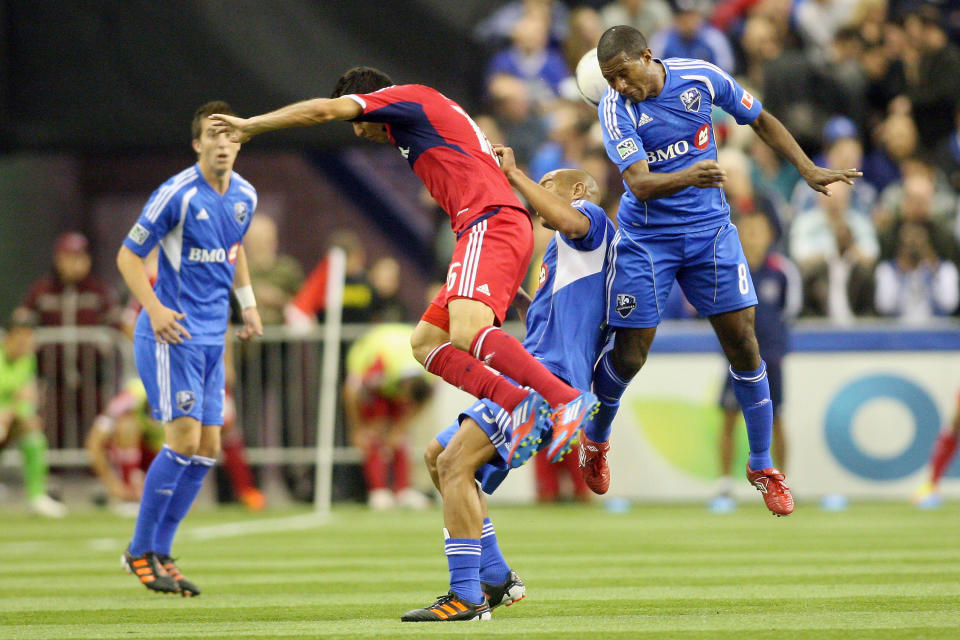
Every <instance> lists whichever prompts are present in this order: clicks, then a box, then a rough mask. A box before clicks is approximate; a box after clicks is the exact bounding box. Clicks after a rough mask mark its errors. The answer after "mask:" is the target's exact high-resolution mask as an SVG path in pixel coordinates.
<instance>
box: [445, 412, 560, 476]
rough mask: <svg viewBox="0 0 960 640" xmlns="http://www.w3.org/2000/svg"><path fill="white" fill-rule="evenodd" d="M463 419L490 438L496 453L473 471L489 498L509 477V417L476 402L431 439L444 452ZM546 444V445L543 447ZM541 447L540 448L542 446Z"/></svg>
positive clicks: (511, 429) (511, 432)
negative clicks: (478, 426)
mask: <svg viewBox="0 0 960 640" xmlns="http://www.w3.org/2000/svg"><path fill="white" fill-rule="evenodd" d="M467 418H471V419H472V420H473V421H474V422H476V423H477V424H478V425H480V428H481V429H483V432H484V433H485V434H487V437H488V438H490V443H491V444H493V446H494V448H495V449H496V450H497V455H496V456H495V457H494V458H493V459H492V460H491V461H490V462H488V463H486V464H485V465H483V466H482V467H480V468H479V469H477V473H476V476H475V477H476V478H477V481H478V482H479V483H480V488H481V489H483V492H484V493H487V494H492V493H493V492H494V491H496V490H497V487H499V486H500V483H502V482H503V480H504V479H505V478H506V477H507V474H508V473H510V463H509V462H508V460H509V452H510V442H511V440H512V439H513V426H512V423H511V421H510V414H509V413H508V412H507V411H506V410H505V409H502V408H500V405H498V404H497V403H495V402H492V401H490V400H477V401H476V402H474V403H473V404H472V405H470V408H469V409H466V410H465V411H463V412H462V413H461V414H460V415H459V416H457V419H456V420H454V422H453V424H451V425H450V426H449V427H447V428H446V429H444V430H443V431H441V432H440V433H438V434H437V437H436V438H435V439H436V441H437V442H439V443H440V446H442V447H443V448H444V449H446V448H447V445H448V444H450V440H451V439H452V438H453V434H455V433H456V432H457V429H459V428H460V425H461V424H462V423H463V421H464V420H466V419H467ZM546 444H549V441H546V443H545V445H546ZM545 445H543V446H545Z"/></svg>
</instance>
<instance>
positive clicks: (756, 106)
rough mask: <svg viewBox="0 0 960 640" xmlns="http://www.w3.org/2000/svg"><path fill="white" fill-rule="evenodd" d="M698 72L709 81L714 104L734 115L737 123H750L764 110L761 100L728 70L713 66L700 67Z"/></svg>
mask: <svg viewBox="0 0 960 640" xmlns="http://www.w3.org/2000/svg"><path fill="white" fill-rule="evenodd" d="M697 72H698V73H702V74H703V75H704V78H705V79H706V80H707V81H709V85H708V86H707V88H708V89H709V90H710V93H711V95H712V97H713V104H715V105H717V106H718V107H720V108H721V109H723V110H724V111H726V112H727V113H729V114H730V115H732V116H733V119H734V120H736V121H737V124H750V123H751V122H753V121H754V120H756V119H757V116H759V115H760V112H761V111H763V105H762V104H760V100H758V99H757V98H756V97H754V96H753V95H752V94H751V93H750V92H749V91H747V90H746V89H744V88H743V87H741V86H740V84H739V83H738V82H737V81H736V80H734V79H733V78H732V77H731V76H730V74H729V73H727V72H726V71H722V70H720V68H718V67H713V68H712V69H702V70H701V69H698V70H697ZM711 85H712V86H711Z"/></svg>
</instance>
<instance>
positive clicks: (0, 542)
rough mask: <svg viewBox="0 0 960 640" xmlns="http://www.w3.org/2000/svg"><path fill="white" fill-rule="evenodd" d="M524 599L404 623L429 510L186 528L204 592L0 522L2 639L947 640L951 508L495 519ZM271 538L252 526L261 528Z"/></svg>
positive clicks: (423, 573) (955, 555)
mask: <svg viewBox="0 0 960 640" xmlns="http://www.w3.org/2000/svg"><path fill="white" fill-rule="evenodd" d="M492 517H493V520H494V525H495V526H496V528H497V531H498V535H499V538H500V542H501V547H502V548H503V549H504V552H505V554H506V555H507V558H508V560H510V562H511V565H512V566H513V568H514V569H516V570H517V571H518V572H519V573H520V575H521V576H522V577H523V578H524V580H525V581H526V583H527V594H528V595H527V598H526V599H525V600H524V601H522V602H520V603H519V604H517V605H515V606H512V607H509V608H506V607H501V608H499V609H497V610H496V611H495V612H494V616H493V620H492V621H490V622H482V623H481V622H464V623H453V624H443V623H441V624H410V623H407V624H401V623H400V622H399V616H400V614H401V613H403V612H404V611H406V610H408V609H412V608H415V607H419V606H423V605H425V604H427V603H429V602H432V599H433V597H434V596H436V595H437V594H440V593H443V592H445V591H446V589H447V571H446V561H445V559H444V557H443V555H442V548H443V547H442V542H441V531H440V528H441V516H440V512H439V510H431V511H427V512H423V513H409V512H397V513H388V514H379V513H378V514H375V513H370V512H367V511H366V510H364V509H361V508H359V507H341V508H338V509H335V510H334V513H333V515H332V517H331V519H330V520H329V522H328V523H326V524H324V525H321V526H317V525H316V524H315V523H312V522H311V521H310V520H309V516H305V515H304V512H302V511H300V512H294V511H288V512H283V513H273V514H268V515H257V516H251V515H248V514H246V513H244V512H242V511H239V510H233V509H221V510H217V511H200V512H196V513H193V514H191V516H190V517H189V518H188V520H187V521H186V523H185V525H184V527H183V529H182V532H181V538H180V540H179V542H178V544H177V548H176V549H175V552H176V554H177V555H178V556H179V558H180V566H181V568H182V569H183V570H184V571H185V573H186V574H187V576H188V577H190V578H191V579H193V580H195V581H196V582H197V583H198V584H199V585H200V586H201V588H202V589H203V590H204V593H203V595H202V596H200V597H199V598H194V599H183V598H180V597H179V596H165V595H160V594H155V593H152V592H148V591H147V590H146V589H144V588H143V587H141V586H140V585H139V584H138V583H137V582H136V581H135V579H134V578H133V577H131V576H128V575H126V574H124V573H123V572H122V570H121V569H120V562H119V557H120V552H121V550H122V548H123V546H124V544H125V540H126V538H127V537H128V536H129V533H130V531H131V530H132V526H133V523H132V521H130V520H123V519H120V518H116V517H114V516H111V515H106V514H102V513H86V514H78V515H73V516H71V517H70V518H68V519H67V520H65V521H62V522H53V523H51V522H44V521H39V520H36V519H33V518H28V517H26V516H24V515H20V514H19V513H13V512H0V522H2V525H0V638H3V639H4V640H13V639H18V638H56V639H57V640H68V639H73V638H282V637H297V638H401V637H483V636H494V637H504V638H523V639H526V638H598V639H606V638H697V639H711V640H712V639H715V638H771V637H777V638H785V639H790V640H793V639H799V638H811V639H817V640H823V639H828V638H843V639H845V640H846V639H849V638H871V639H878V638H958V637H960V505H958V504H947V505H946V506H945V507H944V508H942V509H940V510H939V511H934V512H921V511H916V510H914V509H912V508H910V507H909V506H906V505H900V504H866V505H857V504H854V505H853V506H852V507H851V508H850V509H849V510H848V511H846V512H842V513H828V512H824V511H821V510H820V509H818V508H816V507H815V506H813V505H810V504H804V503H801V504H800V505H799V507H798V510H797V512H796V513H795V514H794V515H793V516H791V517H789V518H783V519H777V518H773V517H771V516H770V515H768V514H767V512H766V510H765V509H763V508H762V507H761V506H760V504H759V502H758V503H757V504H747V505H743V506H741V508H740V510H739V511H737V512H736V513H734V514H729V515H714V514H711V513H709V512H707V511H706V509H704V508H701V507H694V506H650V505H634V506H633V508H632V509H631V510H630V511H629V512H627V513H624V514H613V513H609V512H607V511H605V510H604V509H603V508H602V507H601V506H599V505H597V506H580V505H577V506H564V505H561V506H557V507H549V508H544V507H500V508H496V507H495V508H494V509H493V511H492ZM264 521H266V523H264Z"/></svg>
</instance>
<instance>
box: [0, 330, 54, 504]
mask: <svg viewBox="0 0 960 640" xmlns="http://www.w3.org/2000/svg"><path fill="white" fill-rule="evenodd" d="M35 347H36V345H35V343H34V331H33V324H32V323H31V321H30V320H29V318H28V317H27V316H26V315H25V314H18V313H14V315H13V317H12V318H11V319H10V322H9V323H8V325H7V330H6V335H5V336H4V338H3V342H2V344H0V450H2V449H3V448H4V447H6V446H7V445H8V444H10V443H12V442H13V441H15V440H16V441H18V443H19V445H20V452H21V453H22V454H23V480H24V485H25V487H26V492H27V501H28V504H29V507H30V510H31V511H33V512H34V513H36V514H37V515H41V516H45V517H48V518H62V517H63V516H65V515H66V513H67V509H66V507H65V506H64V505H63V503H61V502H58V501H57V500H54V499H53V498H51V497H50V496H49V495H47V475H48V473H49V466H48V465H47V437H46V435H44V433H43V425H42V423H41V422H40V417H39V416H38V415H37V356H36V348H35Z"/></svg>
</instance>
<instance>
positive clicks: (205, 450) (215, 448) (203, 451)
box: [195, 443, 220, 460]
mask: <svg viewBox="0 0 960 640" xmlns="http://www.w3.org/2000/svg"><path fill="white" fill-rule="evenodd" d="M195 455H198V456H203V457H204V458H210V459H211V460H216V459H217V458H219V457H220V445H219V444H215V445H214V444H205V443H200V446H198V447H197V453H196V454H195Z"/></svg>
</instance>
